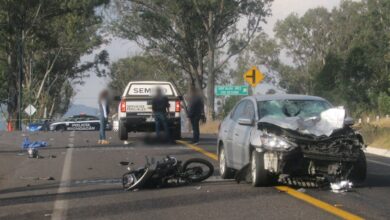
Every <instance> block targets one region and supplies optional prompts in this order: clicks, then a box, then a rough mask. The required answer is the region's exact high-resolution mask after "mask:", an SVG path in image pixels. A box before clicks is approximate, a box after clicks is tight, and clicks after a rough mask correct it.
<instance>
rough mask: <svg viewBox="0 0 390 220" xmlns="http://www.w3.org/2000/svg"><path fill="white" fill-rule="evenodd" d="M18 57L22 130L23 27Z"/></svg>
mask: <svg viewBox="0 0 390 220" xmlns="http://www.w3.org/2000/svg"><path fill="white" fill-rule="evenodd" d="M18 57H19V59H18V60H19V63H18V64H19V67H18V68H19V77H18V78H19V79H18V80H19V93H18V95H19V97H18V130H20V131H21V130H22V112H23V111H22V107H23V105H22V104H23V103H22V102H23V28H21V29H20V36H19V46H18Z"/></svg>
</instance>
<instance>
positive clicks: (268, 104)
mask: <svg viewBox="0 0 390 220" xmlns="http://www.w3.org/2000/svg"><path fill="white" fill-rule="evenodd" d="M329 108H331V105H330V104H329V103H328V102H326V101H322V100H269V101H260V102H258V109H259V116H260V117H259V118H260V119H261V118H263V117H265V116H271V117H274V118H286V117H295V116H298V117H303V118H308V117H314V116H318V115H319V114H320V113H321V112H323V111H325V110H327V109H329Z"/></svg>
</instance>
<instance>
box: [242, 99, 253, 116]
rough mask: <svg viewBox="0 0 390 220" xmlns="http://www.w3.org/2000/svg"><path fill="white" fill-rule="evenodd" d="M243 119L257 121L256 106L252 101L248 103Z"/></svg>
mask: <svg viewBox="0 0 390 220" xmlns="http://www.w3.org/2000/svg"><path fill="white" fill-rule="evenodd" d="M241 118H247V119H255V106H254V105H253V103H252V102H251V101H246V105H245V108H244V111H243V113H242V115H241Z"/></svg>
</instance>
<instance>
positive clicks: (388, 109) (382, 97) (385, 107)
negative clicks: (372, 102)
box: [378, 92, 390, 115]
mask: <svg viewBox="0 0 390 220" xmlns="http://www.w3.org/2000/svg"><path fill="white" fill-rule="evenodd" d="M378 109H379V112H380V113H381V114H382V115H385V114H389V113H390V96H389V95H387V94H386V93H384V92H381V93H380V94H379V96H378Z"/></svg>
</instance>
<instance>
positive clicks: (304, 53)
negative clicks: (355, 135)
mask: <svg viewBox="0 0 390 220" xmlns="http://www.w3.org/2000/svg"><path fill="white" fill-rule="evenodd" d="M275 31H276V38H277V40H278V42H279V43H280V46H281V47H282V49H284V50H287V55H288V56H289V57H291V58H292V61H293V65H284V64H283V65H282V68H281V69H280V70H279V71H278V72H279V73H280V74H281V77H282V79H281V81H280V83H281V86H282V87H284V88H286V89H287V90H288V91H289V92H298V93H308V94H318V95H321V96H324V97H326V98H328V99H330V100H331V101H333V102H335V103H338V104H345V105H347V106H348V108H349V109H350V110H352V112H353V113H355V114H360V113H362V112H365V111H368V112H371V111H377V109H378V95H379V94H381V93H386V94H389V85H390V84H389V83H390V81H389V79H390V72H389V69H390V68H389V67H390V65H389V59H388V55H389V51H390V44H389V42H390V34H389V33H390V3H389V1H386V0H364V1H360V2H355V1H342V2H341V4H340V6H339V7H337V8H334V9H333V10H332V11H327V10H326V9H324V8H316V9H311V10H308V11H307V12H306V13H305V14H304V15H303V16H301V17H299V16H298V15H296V14H291V15H290V16H288V17H287V18H286V19H285V20H283V21H279V22H278V23H277V25H276V27H275ZM382 96H383V95H382Z"/></svg>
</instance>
